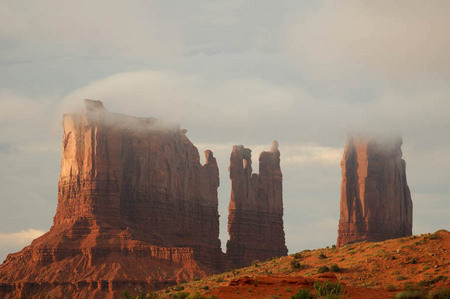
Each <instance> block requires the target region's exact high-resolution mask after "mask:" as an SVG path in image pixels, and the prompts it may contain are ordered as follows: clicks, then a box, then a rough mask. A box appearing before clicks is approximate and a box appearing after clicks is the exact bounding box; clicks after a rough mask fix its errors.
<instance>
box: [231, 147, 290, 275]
mask: <svg viewBox="0 0 450 299" xmlns="http://www.w3.org/2000/svg"><path fill="white" fill-rule="evenodd" d="M251 163H252V160H251V150H250V149H248V148H244V146H242V145H235V146H233V151H232V153H231V157H230V168H229V170H230V179H231V200H230V204H229V207H228V211H229V215H228V232H229V234H230V240H229V241H228V242H227V256H228V258H229V259H230V260H231V261H232V262H233V263H234V265H235V266H236V267H243V266H248V265H250V264H251V262H252V261H255V260H261V261H264V260H267V259H268V258H272V257H278V256H284V255H286V254H287V248H286V245H285V239H284V230H283V200H282V174H281V169H280V152H279V150H278V143H277V142H276V141H275V142H274V143H273V146H272V150H271V151H270V152H262V153H261V155H260V157H259V174H253V173H252V166H251Z"/></svg>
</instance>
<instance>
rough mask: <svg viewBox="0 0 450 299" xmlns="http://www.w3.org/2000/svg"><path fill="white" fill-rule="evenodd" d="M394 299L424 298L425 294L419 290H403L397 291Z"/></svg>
mask: <svg viewBox="0 0 450 299" xmlns="http://www.w3.org/2000/svg"><path fill="white" fill-rule="evenodd" d="M394 299H423V294H422V292H419V291H403V292H400V293H397V294H396V295H395V297H394Z"/></svg>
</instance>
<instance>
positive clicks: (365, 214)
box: [337, 134, 412, 246]
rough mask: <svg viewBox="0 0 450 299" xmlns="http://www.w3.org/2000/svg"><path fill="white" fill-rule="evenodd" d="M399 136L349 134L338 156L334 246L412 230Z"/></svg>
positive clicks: (409, 196) (409, 197)
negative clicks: (338, 194)
mask: <svg viewBox="0 0 450 299" xmlns="http://www.w3.org/2000/svg"><path fill="white" fill-rule="evenodd" d="M401 145H402V139H401V138H400V137H390V138H388V137H368V136H362V135H357V134H354V135H349V136H348V138H347V145H346V147H345V151H344V156H343V158H342V162H341V167H342V184H341V203H340V219H339V230H338V239H337V246H343V245H345V244H349V243H354V242H358V241H383V240H387V239H392V238H399V237H404V236H409V235H411V234H412V201H411V194H410V191H409V188H408V184H407V183H406V170H405V168H406V164H405V161H404V160H403V159H402V151H401Z"/></svg>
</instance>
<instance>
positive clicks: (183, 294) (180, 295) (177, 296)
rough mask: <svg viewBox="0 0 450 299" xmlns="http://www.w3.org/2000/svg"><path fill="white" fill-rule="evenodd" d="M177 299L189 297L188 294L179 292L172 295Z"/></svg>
mask: <svg viewBox="0 0 450 299" xmlns="http://www.w3.org/2000/svg"><path fill="white" fill-rule="evenodd" d="M174 296H175V298H177V299H186V298H187V297H188V296H189V293H188V292H179V293H177V294H175V295H174Z"/></svg>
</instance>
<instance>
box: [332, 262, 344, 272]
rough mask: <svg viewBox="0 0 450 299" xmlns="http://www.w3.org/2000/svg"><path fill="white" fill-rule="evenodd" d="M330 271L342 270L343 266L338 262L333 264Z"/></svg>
mask: <svg viewBox="0 0 450 299" xmlns="http://www.w3.org/2000/svg"><path fill="white" fill-rule="evenodd" d="M330 272H341V268H339V266H338V265H337V264H334V265H331V266H330Z"/></svg>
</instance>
